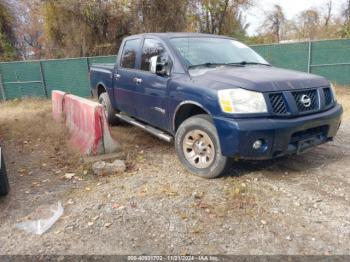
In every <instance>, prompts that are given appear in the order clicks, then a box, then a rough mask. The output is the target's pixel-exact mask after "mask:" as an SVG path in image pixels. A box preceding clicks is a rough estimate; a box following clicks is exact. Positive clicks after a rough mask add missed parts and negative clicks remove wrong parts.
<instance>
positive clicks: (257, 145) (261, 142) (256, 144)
mask: <svg viewBox="0 0 350 262" xmlns="http://www.w3.org/2000/svg"><path fill="white" fill-rule="evenodd" d="M262 145H263V141H262V140H260V139H259V140H256V141H255V142H254V144H253V148H254V149H255V150H258V149H260V148H261V147H262Z"/></svg>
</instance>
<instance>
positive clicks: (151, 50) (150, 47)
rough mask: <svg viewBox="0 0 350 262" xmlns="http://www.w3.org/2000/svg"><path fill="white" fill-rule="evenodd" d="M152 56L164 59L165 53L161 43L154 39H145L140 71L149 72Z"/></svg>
mask: <svg viewBox="0 0 350 262" xmlns="http://www.w3.org/2000/svg"><path fill="white" fill-rule="evenodd" d="M153 56H159V57H160V58H166V57H167V52H166V50H165V48H164V46H163V44H162V43H161V42H159V41H158V40H156V39H150V38H148V39H145V41H144V44H143V48H142V57H141V70H143V71H150V58H151V57H153Z"/></svg>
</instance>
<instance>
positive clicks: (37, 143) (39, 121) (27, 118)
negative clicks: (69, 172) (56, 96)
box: [0, 99, 79, 166]
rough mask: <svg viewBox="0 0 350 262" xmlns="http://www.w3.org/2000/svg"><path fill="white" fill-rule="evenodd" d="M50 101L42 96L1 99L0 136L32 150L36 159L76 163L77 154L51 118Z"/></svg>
mask: <svg viewBox="0 0 350 262" xmlns="http://www.w3.org/2000/svg"><path fill="white" fill-rule="evenodd" d="M51 111H52V110H51V102H50V101H49V100H43V99H24V100H13V101H8V102H5V103H0V112H1V114H0V138H1V139H2V138H3V139H4V140H5V141H6V142H7V143H12V144H14V145H15V146H17V147H18V148H19V149H20V150H21V151H23V152H24V153H29V154H35V155H37V156H38V157H37V158H36V161H35V162H37V163H33V164H43V163H49V162H53V161H52V160H55V163H57V164H60V163H61V164H62V166H67V165H68V166H69V165H75V164H76V163H78V162H79V161H78V160H79V155H78V153H77V152H75V151H74V150H73V149H72V148H71V147H69V141H68V140H69V139H68V138H69V135H68V134H67V131H66V129H65V128H64V127H63V126H62V125H61V124H59V123H56V122H55V121H54V120H53V118H52V113H51Z"/></svg>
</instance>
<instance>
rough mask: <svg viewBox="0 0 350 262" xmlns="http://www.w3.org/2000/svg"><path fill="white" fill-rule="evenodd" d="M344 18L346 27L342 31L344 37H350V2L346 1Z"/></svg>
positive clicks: (349, 0)
mask: <svg viewBox="0 0 350 262" xmlns="http://www.w3.org/2000/svg"><path fill="white" fill-rule="evenodd" d="M342 16H343V18H344V25H343V29H342V37H347V38H349V37H350V0H346V2H345V4H344V11H343V13H342Z"/></svg>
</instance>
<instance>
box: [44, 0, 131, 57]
mask: <svg viewBox="0 0 350 262" xmlns="http://www.w3.org/2000/svg"><path fill="white" fill-rule="evenodd" d="M43 5H44V6H43V10H44V12H43V13H44V21H45V37H46V39H47V40H46V41H47V45H48V46H47V49H49V50H50V52H49V53H50V54H52V55H53V57H67V56H73V57H74V56H94V55H105V54H115V53H116V52H117V50H118V47H119V44H120V42H121V39H122V37H124V36H126V35H129V34H130V33H131V28H132V26H133V20H132V18H133V17H132V13H131V8H130V5H129V3H127V2H125V1H116V0H115V1H112V0H111V1H104V0H77V1H69V0H56V1H55V0H46V1H45V2H44V3H43Z"/></svg>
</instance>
